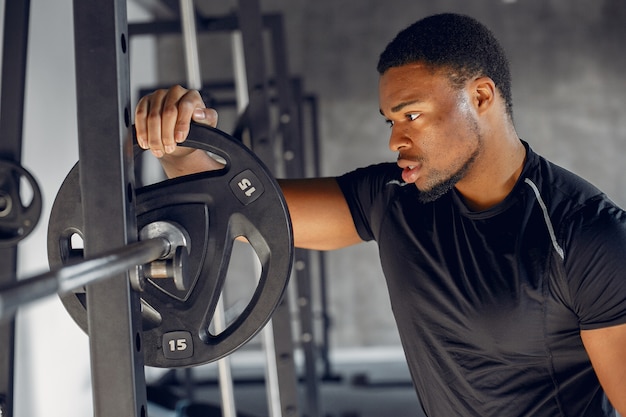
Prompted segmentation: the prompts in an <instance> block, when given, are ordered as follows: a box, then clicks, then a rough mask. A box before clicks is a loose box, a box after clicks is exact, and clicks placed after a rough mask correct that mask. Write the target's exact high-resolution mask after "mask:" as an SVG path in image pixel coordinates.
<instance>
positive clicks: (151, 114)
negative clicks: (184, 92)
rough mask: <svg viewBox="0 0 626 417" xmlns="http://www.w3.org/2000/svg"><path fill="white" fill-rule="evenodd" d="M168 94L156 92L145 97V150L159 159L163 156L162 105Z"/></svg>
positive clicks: (160, 91) (167, 91)
mask: <svg viewBox="0 0 626 417" xmlns="http://www.w3.org/2000/svg"><path fill="white" fill-rule="evenodd" d="M168 94H169V90H157V91H155V92H153V93H152V94H150V95H149V96H148V97H147V102H148V109H147V114H146V130H147V134H146V141H147V148H148V149H150V151H151V152H152V153H153V154H154V156H156V157H157V158H161V157H162V156H163V154H164V148H163V142H162V139H161V136H162V129H161V124H162V122H161V121H162V119H163V116H162V112H163V105H164V104H163V103H164V101H165V100H166V97H167V96H168Z"/></svg>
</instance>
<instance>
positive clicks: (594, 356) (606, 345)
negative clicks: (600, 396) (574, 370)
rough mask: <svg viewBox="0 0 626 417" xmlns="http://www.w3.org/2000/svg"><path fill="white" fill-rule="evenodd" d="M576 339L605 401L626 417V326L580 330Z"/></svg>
mask: <svg viewBox="0 0 626 417" xmlns="http://www.w3.org/2000/svg"><path fill="white" fill-rule="evenodd" d="M580 336H581V338H582V340H583V344H584V345H585V349H586V350H587V354H588V355H589V358H590V359H591V364H592V365H593V369H594V370H595V372H596V375H597V376H598V379H599V380H600V384H601V385H602V388H603V389H604V392H605V393H606V395H607V397H608V398H609V401H611V404H612V405H613V407H615V409H616V410H617V411H618V412H619V413H620V415H622V416H626V324H622V325H618V326H611V327H605V328H602V329H594V330H582V331H581V332H580Z"/></svg>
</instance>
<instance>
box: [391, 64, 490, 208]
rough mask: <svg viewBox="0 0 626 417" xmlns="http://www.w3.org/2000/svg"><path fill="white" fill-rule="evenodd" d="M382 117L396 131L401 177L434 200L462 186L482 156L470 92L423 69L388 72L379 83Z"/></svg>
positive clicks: (393, 143) (442, 75) (393, 145)
mask: <svg viewBox="0 0 626 417" xmlns="http://www.w3.org/2000/svg"><path fill="white" fill-rule="evenodd" d="M379 101H380V112H381V114H382V115H383V116H384V117H385V118H386V120H387V122H388V123H389V124H390V127H391V137H390V138H389V147H390V149H391V150H392V151H394V152H398V166H400V167H401V168H402V169H403V171H402V178H403V180H404V181H405V182H407V183H413V184H415V186H416V187H417V188H418V189H419V190H420V191H422V193H421V194H422V196H421V197H422V199H423V200H424V201H432V200H435V199H436V198H438V197H439V196H441V195H442V194H444V193H446V192H447V191H449V190H450V189H451V188H452V187H454V185H455V184H456V183H457V182H459V181H462V180H463V178H465V177H466V174H467V173H468V172H469V171H470V169H471V167H472V165H473V162H474V161H475V160H476V158H477V157H478V156H479V155H480V152H481V149H482V148H481V146H482V138H481V135H480V132H479V127H478V124H477V118H476V113H475V109H474V107H473V105H472V102H471V100H470V97H469V95H468V91H467V90H466V89H465V88H464V89H461V90H459V89H455V88H453V86H452V85H451V84H450V80H449V78H448V76H447V75H446V74H445V73H444V72H441V71H440V72H433V71H431V70H430V69H429V68H427V67H425V66H424V65H422V64H419V63H415V64H408V65H404V66H401V67H393V68H390V69H389V70H387V71H386V72H385V73H384V74H383V75H382V76H381V77H380V82H379Z"/></svg>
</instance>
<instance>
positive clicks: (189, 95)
mask: <svg viewBox="0 0 626 417" xmlns="http://www.w3.org/2000/svg"><path fill="white" fill-rule="evenodd" d="M204 107H205V104H204V102H203V101H202V97H201V96H200V93H199V92H198V91H195V90H189V91H187V92H186V93H185V94H184V95H183V96H182V97H181V98H180V100H179V101H178V109H177V110H178V114H177V118H176V123H175V125H174V126H173V134H174V142H175V143H182V142H183V141H184V140H185V139H187V135H188V134H189V128H190V124H191V119H192V116H193V112H194V109H199V108H204Z"/></svg>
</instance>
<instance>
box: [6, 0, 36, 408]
mask: <svg viewBox="0 0 626 417" xmlns="http://www.w3.org/2000/svg"><path fill="white" fill-rule="evenodd" d="M4 3H5V4H4V7H5V10H4V34H3V48H2V81H1V82H2V84H1V85H0V91H2V95H1V98H0V100H1V101H0V160H7V161H10V162H16V163H18V164H19V163H20V161H21V159H22V128H23V122H24V87H25V85H26V54H27V49H28V26H29V25H28V23H29V13H30V1H29V0H22V1H5V2H4ZM0 259H2V262H0V285H9V284H11V283H14V282H15V281H17V244H15V245H13V246H8V247H0ZM14 362H15V319H14V318H11V319H7V320H4V321H2V322H0V416H2V417H12V416H13V389H14V373H15V372H14V371H15V364H14Z"/></svg>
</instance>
